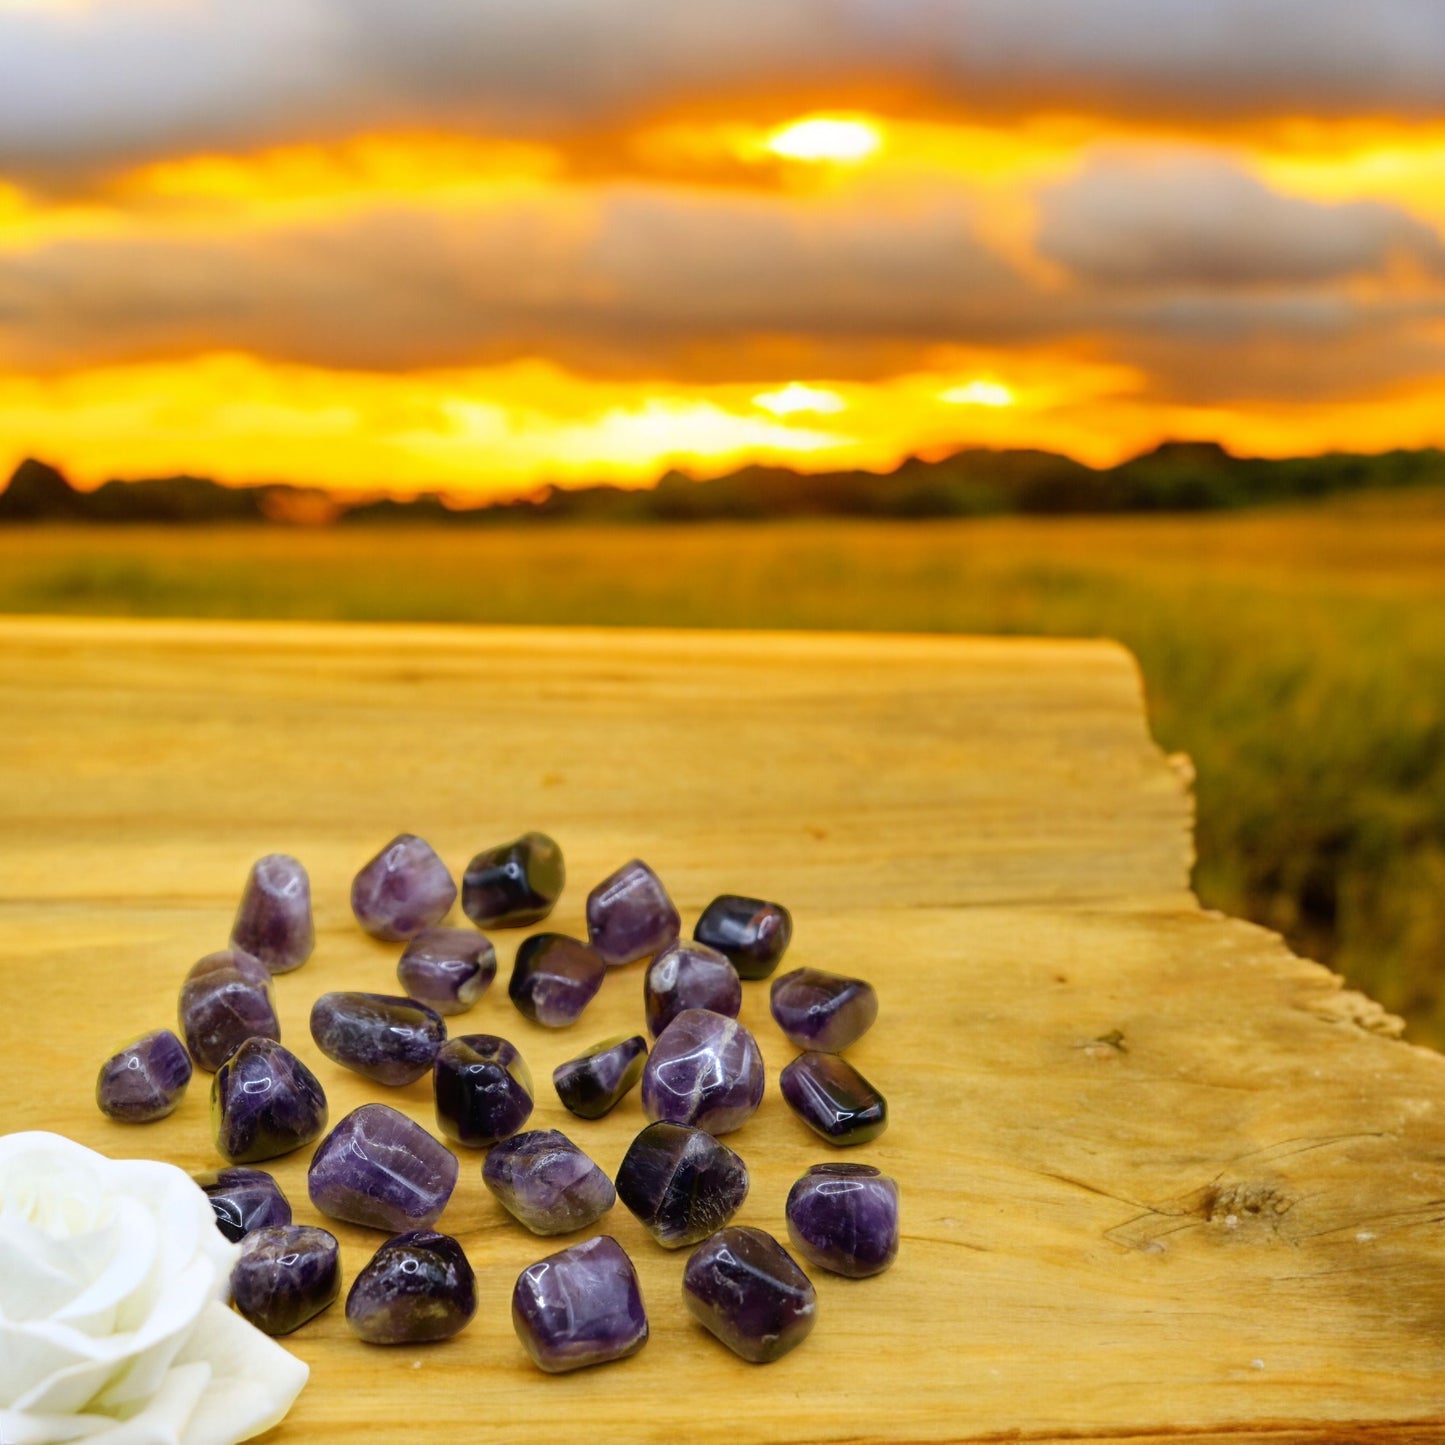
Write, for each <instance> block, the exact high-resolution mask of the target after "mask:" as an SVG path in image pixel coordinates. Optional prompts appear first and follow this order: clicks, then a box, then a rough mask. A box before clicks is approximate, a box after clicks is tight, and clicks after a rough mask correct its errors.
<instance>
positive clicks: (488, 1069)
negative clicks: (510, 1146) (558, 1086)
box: [432, 1034, 532, 1149]
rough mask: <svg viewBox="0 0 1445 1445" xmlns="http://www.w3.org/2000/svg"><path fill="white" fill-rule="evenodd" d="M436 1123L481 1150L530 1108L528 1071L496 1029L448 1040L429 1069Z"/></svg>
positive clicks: (512, 1129)
mask: <svg viewBox="0 0 1445 1445" xmlns="http://www.w3.org/2000/svg"><path fill="white" fill-rule="evenodd" d="M432 1078H433V1081H434V1083H435V1088H436V1104H437V1127H438V1128H439V1129H440V1130H441V1131H442V1133H443V1134H445V1135H446V1136H447V1137H448V1138H449V1139H455V1140H456V1141H457V1142H458V1143H459V1144H470V1145H471V1146H472V1147H473V1148H478V1149H484V1148H486V1147H487V1146H488V1145H489V1144H495V1143H496V1142H497V1140H498V1139H505V1138H506V1137H507V1135H508V1134H515V1133H516V1132H517V1130H518V1129H520V1128H521V1127H522V1125H523V1124H525V1123H526V1122H527V1119H528V1118H529V1117H530V1115H531V1113H532V1075H531V1072H530V1070H529V1069H528V1068H527V1065H526V1063H525V1061H524V1060H523V1058H522V1056H521V1054H519V1053H518V1052H517V1050H516V1047H515V1046H514V1045H512V1044H509V1043H508V1042H507V1040H506V1039H499V1038H497V1037H496V1035H494V1034H462V1035H460V1036H459V1037H457V1038H454V1039H450V1040H448V1042H447V1043H445V1044H443V1045H442V1048H441V1052H440V1053H438V1054H437V1058H436V1064H435V1065H434V1066H433V1069H432Z"/></svg>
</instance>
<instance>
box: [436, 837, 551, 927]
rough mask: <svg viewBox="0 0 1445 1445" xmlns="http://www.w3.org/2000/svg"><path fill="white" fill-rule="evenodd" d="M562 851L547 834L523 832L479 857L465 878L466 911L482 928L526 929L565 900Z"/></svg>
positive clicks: (463, 889) (463, 897) (463, 892)
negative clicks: (558, 901) (563, 893)
mask: <svg viewBox="0 0 1445 1445" xmlns="http://www.w3.org/2000/svg"><path fill="white" fill-rule="evenodd" d="M566 881H567V871H566V869H565V868H564V867H563V864H562V850H561V849H560V848H559V847H558V846H557V844H556V843H555V842H554V841H553V840H552V839H551V838H549V837H548V836H547V835H546V834H545V833H523V834H522V836H521V837H520V838H518V839H516V840H515V841H513V842H511V843H501V844H499V845H498V846H497V847H495V848H487V849H485V850H484V851H482V852H481V853H478V854H477V856H476V857H475V858H473V859H472V861H471V862H470V863H468V864H467V871H466V872H465V873H464V874H463V875H462V912H463V913H465V914H466V915H467V917H468V918H470V919H471V920H472V922H473V923H475V924H476V925H477V927H478V928H527V927H529V926H530V925H531V924H533V923H540V922H541V921H542V920H543V919H544V918H545V917H546V916H547V915H548V914H549V913H550V912H551V911H552V909H553V907H555V905H556V903H557V900H558V898H560V897H561V896H562V885H563V884H564V883H565V882H566Z"/></svg>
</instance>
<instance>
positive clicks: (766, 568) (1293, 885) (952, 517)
mask: <svg viewBox="0 0 1445 1445" xmlns="http://www.w3.org/2000/svg"><path fill="white" fill-rule="evenodd" d="M1442 75H1445V7H1442V6H1441V5H1440V4H1439V3H1438V0H1375V3H1374V4H1372V5H1370V6H1363V5H1361V4H1359V3H1358V0H1210V3H1207V4H1204V3H1199V0H1029V3H1028V4H1020V3H1017V0H827V3H825V0H786V3H778V0H767V3H763V0H728V3H726V4H723V3H721V0H694V3H692V4H689V5H679V4H676V3H675V0H611V3H609V4H606V5H602V4H597V3H595V0H530V3H528V4H527V5H525V6H521V5H514V4H511V3H502V0H466V3H463V0H407V3H402V0H245V3H241V0H0V483H3V482H4V481H5V479H6V478H9V482H8V485H7V486H6V487H5V490H4V491H3V492H0V611H11V612H82V613H130V614H137V615H174V616H237V617H242V616H244V617H317V618H365V619H434V620H442V621H459V622H460V621H467V622H471V621H476V622H549V623H550V622H558V623H563V622H587V623H615V624H628V625H631V624H652V625H688V626H703V627H711V626H726V627H733V626H739V627H807V628H883V629H906V630H922V631H977V632H990V633H1048V634H1055V635H1062V636H1096V635H1104V636H1110V637H1116V638H1118V639H1120V640H1121V641H1123V642H1124V643H1126V644H1127V645H1128V646H1129V647H1130V648H1132V649H1133V650H1134V652H1135V654H1136V656H1137V657H1138V659H1139V661H1140V665H1141V668H1142V672H1143V675H1144V680H1145V684H1146V688H1147V694H1148V702H1149V708H1150V714H1151V723H1152V726H1153V729H1154V732H1155V735H1156V736H1157V738H1158V739H1159V741H1160V743H1161V744H1162V745H1163V746H1164V747H1165V748H1166V749H1169V750H1179V751H1184V752H1187V753H1188V754H1190V756H1191V757H1192V758H1193V759H1194V761H1195V764H1196V767H1197V770H1198V782H1197V796H1198V807H1199V836H1198V847H1199V855H1200V856H1199V865H1198V869H1197V872H1196V887H1197V889H1198V891H1199V893H1200V896H1201V897H1202V899H1203V900H1204V901H1205V903H1207V904H1210V905H1213V906H1215V907H1217V908H1220V909H1224V910H1226V911H1228V912H1231V913H1236V914H1240V915H1243V916H1246V917H1249V918H1253V919H1255V920H1257V921H1259V922H1260V923H1263V924H1266V925H1268V926H1270V927H1272V928H1276V929H1279V930H1281V931H1282V932H1283V933H1284V934H1285V935H1286V936H1287V937H1288V938H1289V940H1290V941H1291V943H1292V945H1293V946H1294V947H1295V948H1296V949H1297V950H1299V951H1300V952H1303V953H1305V954H1308V955H1310V956H1312V957H1315V958H1318V959H1321V960H1323V961H1325V962H1327V963H1329V964H1331V965H1332V966H1334V967H1336V968H1337V969H1339V970H1340V971H1342V972H1343V973H1344V974H1345V975H1346V976H1347V977H1348V978H1349V979H1350V980H1351V982H1353V983H1355V984H1356V985H1358V986H1360V987H1363V988H1365V989H1366V990H1368V991H1369V992H1371V993H1372V994H1374V995H1375V996H1376V997H1377V998H1379V999H1380V1000H1381V1001H1382V1002H1384V1003H1385V1004H1386V1005H1387V1006H1388V1007H1389V1008H1391V1009H1393V1010H1396V1011H1398V1012H1401V1013H1403V1014H1405V1015H1406V1016H1407V1018H1408V1019H1409V1021H1410V1030H1409V1036H1410V1037H1412V1038H1414V1039H1416V1040H1418V1041H1422V1042H1430V1043H1434V1044H1436V1045H1437V1046H1438V1045H1442V1044H1445V996H1442V990H1441V978H1442V973H1445V761H1442V760H1445V456H1442V453H1441V452H1440V451H1439V450H1437V448H1438V447H1440V446H1441V445H1442V443H1445V86H1442V84H1441V79H1440V77H1441V76H1442Z"/></svg>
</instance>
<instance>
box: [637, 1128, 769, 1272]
mask: <svg viewBox="0 0 1445 1445" xmlns="http://www.w3.org/2000/svg"><path fill="white" fill-rule="evenodd" d="M617 1197H618V1198H619V1199H620V1200H621V1201H622V1202H623V1203H624V1204H625V1205H626V1206H627V1207H628V1209H630V1210H631V1211H632V1213H633V1214H635V1215H636V1216H637V1217H638V1219H639V1220H641V1221H642V1224H643V1227H644V1228H645V1229H646V1230H647V1231H648V1233H650V1234H651V1235H652V1237H653V1238H654V1239H655V1240H657V1242H658V1243H659V1244H661V1245H665V1246H666V1247H667V1248H668V1249H678V1248H680V1247H681V1246H682V1245H684V1244H696V1243H697V1242H698V1240H700V1239H706V1238H707V1236H708V1235H710V1234H711V1233H712V1232H713V1231H714V1230H715V1229H721V1228H722V1227H723V1225H725V1224H726V1223H727V1222H728V1220H730V1219H731V1218H732V1217H733V1215H734V1214H736V1213H737V1212H738V1210H739V1209H740V1208H741V1207H742V1202H743V1200H744V1199H746V1198H747V1197H748V1169H747V1165H746V1164H744V1163H743V1161H742V1160H741V1159H739V1158H738V1156H737V1155H736V1154H734V1153H733V1151H732V1150H731V1149H729V1148H728V1146H727V1145H726V1144H722V1143H719V1142H718V1140H716V1139H714V1138H713V1136H712V1135H711V1134H709V1133H708V1132H707V1131H706V1130H704V1129H693V1128H690V1127H689V1126H688V1125H686V1124H649V1125H648V1126H647V1128H645V1129H644V1130H643V1131H642V1132H641V1133H640V1134H639V1135H638V1136H637V1137H636V1138H635V1139H634V1140H633V1141H632V1143H631V1144H629V1145H628V1147H627V1153H626V1154H625V1155H624V1156H623V1159H622V1164H621V1167H620V1168H619V1169H618V1171H617Z"/></svg>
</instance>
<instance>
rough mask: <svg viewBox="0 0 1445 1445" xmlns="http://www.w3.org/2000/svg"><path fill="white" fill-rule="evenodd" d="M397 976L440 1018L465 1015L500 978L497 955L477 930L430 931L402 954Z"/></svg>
mask: <svg viewBox="0 0 1445 1445" xmlns="http://www.w3.org/2000/svg"><path fill="white" fill-rule="evenodd" d="M396 976H397V978H398V979H400V980H401V986H402V987H403V988H404V989H405V990H406V991H407V993H408V994H409V995H410V996H411V997H412V998H414V999H416V1000H417V1001H418V1002H420V1003H424V1004H426V1005H427V1007H428V1008H433V1009H435V1010H436V1011H437V1012H438V1013H439V1014H459V1013H465V1012H466V1011H467V1010H468V1009H469V1008H471V1006H472V1005H473V1004H474V1003H476V1001H477V1000H478V999H479V998H481V996H482V995H483V994H484V993H485V992H486V991H487V986H488V984H490V983H491V981H492V980H493V979H494V978H495V977H496V976H497V952H496V950H495V949H494V948H493V947H492V944H491V940H490V939H487V938H484V937H483V936H482V935H481V934H480V933H478V932H476V930H475V929H471V928H427V929H423V930H422V932H420V933H418V934H417V936H416V937H415V938H413V939H412V941H411V942H410V943H408V944H407V946H406V948H405V949H404V950H403V952H402V955H401V959H400V961H399V962H398V963H397V965H396Z"/></svg>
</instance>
